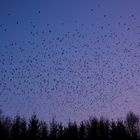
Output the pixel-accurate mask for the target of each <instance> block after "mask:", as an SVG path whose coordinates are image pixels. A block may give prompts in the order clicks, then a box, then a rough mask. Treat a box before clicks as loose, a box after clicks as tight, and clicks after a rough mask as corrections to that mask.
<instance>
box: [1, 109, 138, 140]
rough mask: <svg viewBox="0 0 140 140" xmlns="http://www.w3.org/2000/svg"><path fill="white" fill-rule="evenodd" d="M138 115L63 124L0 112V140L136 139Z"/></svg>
mask: <svg viewBox="0 0 140 140" xmlns="http://www.w3.org/2000/svg"><path fill="white" fill-rule="evenodd" d="M139 120H140V119H139V116H138V115H136V114H134V113H133V112H129V113H128V114H127V115H126V118H125V119H124V120H122V119H118V120H116V121H115V120H108V119H105V118H103V117H101V118H100V119H97V118H96V117H90V118H89V119H88V120H86V121H82V122H81V123H78V124H77V123H76V122H70V121H69V122H68V123H67V125H63V124H62V123H61V122H57V121H56V120H55V118H53V119H52V121H51V122H50V123H46V122H44V121H41V120H39V119H38V117H37V116H36V114H35V113H34V114H33V115H32V116H31V118H30V120H28V121H27V120H26V119H25V118H22V117H21V116H19V115H17V116H15V117H14V118H13V119H12V118H10V117H6V116H4V115H3V114H2V113H0V140H99V139H102V140H120V139H122V140H140V123H139V122H140V121H139Z"/></svg>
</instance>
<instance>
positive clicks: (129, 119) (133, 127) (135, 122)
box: [126, 111, 139, 139]
mask: <svg viewBox="0 0 140 140" xmlns="http://www.w3.org/2000/svg"><path fill="white" fill-rule="evenodd" d="M126 125H127V130H128V133H129V134H130V136H131V138H132V139H136V138H137V137H138V133H139V117H138V115H136V114H134V113H133V112H131V111H130V112H129V113H128V114H127V116H126Z"/></svg>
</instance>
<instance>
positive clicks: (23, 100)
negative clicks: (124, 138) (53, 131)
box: [0, 0, 140, 122]
mask: <svg viewBox="0 0 140 140" xmlns="http://www.w3.org/2000/svg"><path fill="white" fill-rule="evenodd" d="M139 7H140V1H139V0H107V1H106V0H12V1H11V0H0V108H1V109H2V110H3V112H4V114H6V115H9V116H14V115H16V114H17V113H18V114H21V115H23V116H25V117H27V118H28V117H29V116H30V115H31V114H32V113H33V112H36V113H37V115H38V116H39V118H40V119H43V120H46V121H48V120H50V118H52V116H56V118H57V120H59V121H63V122H66V121H68V120H69V118H70V119H71V120H76V121H81V120H83V119H87V118H88V117H89V116H90V115H95V116H97V117H99V116H101V115H103V116H105V117H108V118H118V117H124V115H125V114H126V113H127V112H128V111H129V110H132V111H134V112H136V113H139V114H140V103H139V101H140V16H139V13H140V8H139Z"/></svg>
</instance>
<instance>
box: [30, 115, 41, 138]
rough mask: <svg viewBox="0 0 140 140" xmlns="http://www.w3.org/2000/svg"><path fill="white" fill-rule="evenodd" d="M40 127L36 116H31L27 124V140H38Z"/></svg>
mask: <svg viewBox="0 0 140 140" xmlns="http://www.w3.org/2000/svg"><path fill="white" fill-rule="evenodd" d="M39 130H40V125H39V120H38V118H37V116H36V114H33V115H32V117H31V119H30V122H29V130H28V132H29V133H28V138H29V139H30V140H39V134H40V132H39Z"/></svg>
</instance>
